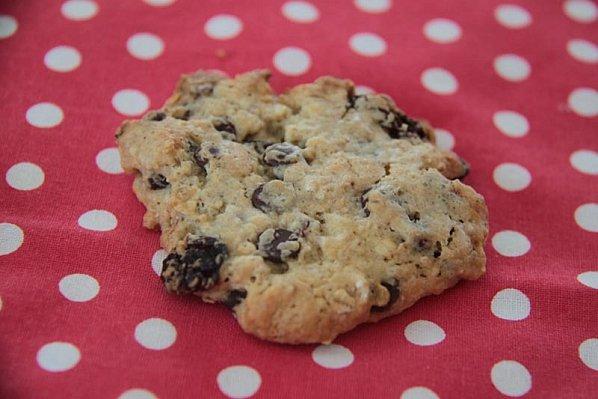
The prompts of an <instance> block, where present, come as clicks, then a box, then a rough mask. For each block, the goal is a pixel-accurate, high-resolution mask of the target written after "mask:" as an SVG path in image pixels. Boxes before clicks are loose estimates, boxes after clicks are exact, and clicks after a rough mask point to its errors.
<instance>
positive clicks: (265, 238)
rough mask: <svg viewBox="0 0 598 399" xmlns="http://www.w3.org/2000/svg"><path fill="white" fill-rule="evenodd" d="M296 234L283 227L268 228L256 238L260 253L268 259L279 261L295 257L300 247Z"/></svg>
mask: <svg viewBox="0 0 598 399" xmlns="http://www.w3.org/2000/svg"><path fill="white" fill-rule="evenodd" d="M298 240H299V237H298V236H297V234H295V233H294V232H292V231H290V230H285V229H268V230H266V231H264V232H263V233H262V234H261V235H260V237H259V239H258V250H259V252H260V255H261V256H262V257H263V258H264V259H267V260H269V261H272V262H277V263H281V262H284V261H286V259H288V258H292V257H296V256H297V254H298V253H299V250H300V249H301V243H300V242H299V241H298Z"/></svg>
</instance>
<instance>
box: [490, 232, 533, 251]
mask: <svg viewBox="0 0 598 399" xmlns="http://www.w3.org/2000/svg"><path fill="white" fill-rule="evenodd" d="M492 246H493V247H494V249H495V250H496V252H498V253H499V254H501V255H502V256H508V257H515V256H521V255H525V254H526V253H527V252H528V251H529V250H530V248H531V247H532V244H531V243H530V242H529V240H528V239H527V237H526V236H524V235H523V234H521V233H519V232H517V231H513V230H503V231H500V232H498V233H496V234H495V235H494V237H492Z"/></svg>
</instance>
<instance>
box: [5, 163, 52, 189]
mask: <svg viewBox="0 0 598 399" xmlns="http://www.w3.org/2000/svg"><path fill="white" fill-rule="evenodd" d="M44 178H45V175H44V171H43V170H42V168H40V167H39V166H37V165H36V164H34V163H31V162H20V163H18V164H15V165H13V166H11V167H10V169H8V171H7V172H6V182H7V183H8V185H9V186H11V187H12V188H14V189H16V190H24V191H28V190H35V189H36V188H38V187H39V186H41V185H42V184H43V182H44Z"/></svg>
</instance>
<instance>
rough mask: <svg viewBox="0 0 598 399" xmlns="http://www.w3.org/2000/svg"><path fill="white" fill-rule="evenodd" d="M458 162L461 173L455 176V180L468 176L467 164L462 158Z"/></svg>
mask: <svg viewBox="0 0 598 399" xmlns="http://www.w3.org/2000/svg"><path fill="white" fill-rule="evenodd" d="M459 161H460V162H461V165H462V166H463V172H462V173H461V174H460V175H459V176H455V177H454V178H455V179H463V178H464V177H465V176H467V175H468V174H469V169H470V168H469V164H468V163H467V162H466V161H465V160H464V159H463V158H459Z"/></svg>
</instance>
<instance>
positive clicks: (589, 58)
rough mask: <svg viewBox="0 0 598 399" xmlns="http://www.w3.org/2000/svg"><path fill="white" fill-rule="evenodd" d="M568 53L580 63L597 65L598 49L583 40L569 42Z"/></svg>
mask: <svg viewBox="0 0 598 399" xmlns="http://www.w3.org/2000/svg"><path fill="white" fill-rule="evenodd" d="M567 52H568V53H569V55H570V56H571V57H573V58H575V59H576V60H577V61H580V62H586V63H588V64H595V63H597V62H598V47H597V46H596V45H595V44H594V43H592V42H590V41H588V40H583V39H573V40H569V41H568V42H567Z"/></svg>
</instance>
